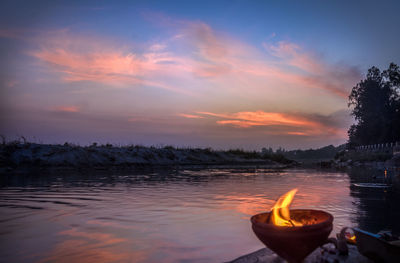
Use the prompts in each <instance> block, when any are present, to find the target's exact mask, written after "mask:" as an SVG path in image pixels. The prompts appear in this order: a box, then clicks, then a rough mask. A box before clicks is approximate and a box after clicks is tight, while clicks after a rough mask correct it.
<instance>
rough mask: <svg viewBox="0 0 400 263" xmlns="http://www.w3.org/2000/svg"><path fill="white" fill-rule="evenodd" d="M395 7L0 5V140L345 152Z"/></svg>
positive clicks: (385, 51)
mask: <svg viewBox="0 0 400 263" xmlns="http://www.w3.org/2000/svg"><path fill="white" fill-rule="evenodd" d="M397 10H399V3H398V2H396V1H382V2H379V3H376V2H373V1H351V2H349V1H331V2H328V1H301V2H299V1H279V2H276V1H197V2H196V1H112V2H111V1H95V2H94V1H80V2H74V3H70V1H34V2H33V1H3V2H2V3H1V8H0V47H1V51H0V56H1V61H2V63H1V64H0V67H1V68H2V70H1V72H2V73H0V74H1V75H0V85H1V86H0V88H1V90H0V92H1V97H2V102H3V103H2V104H3V105H2V106H1V115H0V121H1V123H2V125H1V128H0V133H1V134H4V135H5V136H7V137H9V138H11V137H15V136H17V135H24V136H26V137H28V138H35V140H38V141H42V142H49V143H54V142H63V141H73V142H76V143H80V144H88V143H91V142H94V141H97V142H113V143H121V144H125V143H139V144H145V145H154V144H173V145H178V146H200V147H209V146H211V147H214V148H235V147H240V148H245V149H260V148H261V147H266V146H272V147H275V148H276V147H278V146H283V147H285V148H289V149H290V148H298V147H300V148H309V147H319V146H323V145H327V144H330V143H333V144H340V143H343V142H345V141H346V130H347V129H348V127H349V125H350V124H351V122H352V119H351V118H350V117H349V109H348V108H347V95H348V94H349V92H350V90H351V88H352V86H354V85H355V84H356V83H357V82H358V81H359V80H360V79H361V78H362V77H363V74H365V72H366V70H367V69H368V68H369V67H371V66H378V67H380V68H382V69H384V68H386V67H387V66H388V64H389V63H390V62H395V63H399V60H400V53H399V52H398V47H399V46H400V36H399V34H398V26H399V22H398V19H397V18H396V15H397V12H396V11H397Z"/></svg>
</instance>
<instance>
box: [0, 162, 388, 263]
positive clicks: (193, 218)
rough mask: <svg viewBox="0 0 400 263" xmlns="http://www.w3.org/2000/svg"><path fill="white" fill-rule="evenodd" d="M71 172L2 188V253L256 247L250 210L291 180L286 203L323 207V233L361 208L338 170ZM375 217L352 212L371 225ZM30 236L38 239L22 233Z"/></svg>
mask: <svg viewBox="0 0 400 263" xmlns="http://www.w3.org/2000/svg"><path fill="white" fill-rule="evenodd" d="M71 176H72V177H71ZM68 178H72V179H71V181H68ZM77 178H78V177H74V175H73V174H71V173H68V175H64V177H63V176H60V177H58V178H54V179H48V180H50V181H49V182H50V183H51V184H53V183H54V184H57V185H61V186H57V188H51V187H50V188H35V186H32V187H31V188H26V189H24V190H23V191H21V190H15V189H13V188H10V189H9V190H7V189H3V191H2V192H1V193H0V197H1V198H0V201H1V203H0V204H3V205H6V204H8V203H7V202H9V201H7V200H8V198H12V199H13V200H15V201H13V202H14V203H13V205H14V206H15V207H16V208H9V207H7V206H4V207H2V212H3V213H1V214H0V219H1V220H2V221H1V225H2V229H9V232H7V233H8V234H7V233H4V234H3V236H2V238H4V239H7V240H8V242H7V243H6V244H5V245H4V248H3V249H4V251H5V253H4V254H5V255H4V259H5V260H6V259H11V258H13V259H14V260H16V261H20V259H21V260H22V258H24V259H26V260H31V261H35V262H54V261H57V262H99V263H102V262H104V263H105V262H132V261H135V262H145V263H147V262H161V261H162V262H171V263H172V262H177V261H185V260H186V261H194V262H214V261H218V262H222V261H228V260H232V259H233V258H235V257H238V256H241V255H243V254H246V253H249V252H252V251H255V250H257V249H259V248H261V245H260V242H259V241H258V240H257V239H256V237H255V236H254V234H253V233H252V232H251V228H250V222H249V219H250V217H251V216H252V215H254V214H257V213H262V212H268V211H270V210H271V208H272V206H273V205H274V204H275V202H276V201H277V200H278V198H279V197H280V196H281V195H282V194H283V193H285V192H287V191H289V190H290V189H293V188H297V189H298V192H297V194H296V197H295V198H294V199H293V203H292V205H291V208H292V209H296V208H309V209H320V210H324V211H327V212H329V213H331V214H332V215H334V230H333V231H332V235H334V234H335V233H337V232H339V231H340V229H341V227H343V226H355V225H356V224H357V222H358V221H357V220H361V219H358V218H360V214H362V213H364V212H363V211H364V210H363V209H364V207H363V206H359V204H360V201H359V199H358V198H357V197H353V196H351V195H350V193H351V192H350V187H349V186H350V179H349V176H348V174H346V173H341V172H318V171H305V170H298V171H296V170H287V171H271V170H268V169H199V170H182V171H174V170H171V171H152V172H151V173H149V174H147V173H143V174H138V175H132V174H125V173H121V175H115V176H113V177H112V180H111V179H110V177H107V176H102V175H100V174H99V175H98V176H97V175H92V176H91V177H87V178H86V179H85V180H82V179H77ZM52 180H54V182H53V181H52ZM60 182H62V184H60ZM99 182H100V183H99ZM17 189H19V188H17ZM33 193H34V194H35V196H36V198H31V196H32V195H33ZM356 193H357V192H356ZM353 194H354V191H353ZM5 196H7V198H5ZM61 199H62V200H63V202H59V201H60V200H61ZM377 200H379V199H377ZM385 200H386V201H387V199H385ZM386 201H385V202H386ZM375 202H378V201H375ZM28 207H36V208H38V209H29V208H28ZM381 207H382V209H385V206H381ZM39 208H40V209H39ZM20 213H22V214H20ZM370 214H371V215H372V216H373V217H371V218H372V219H373V218H377V220H378V219H379V220H378V221H379V222H381V221H382V220H381V218H380V217H379V216H378V215H375V213H372V212H370ZM381 214H382V213H381ZM21 215H22V216H21ZM24 215H27V216H28V217H25V216H24ZM378 221H376V220H375V221H371V223H369V221H361V222H363V224H366V223H365V222H367V223H368V225H367V226H370V225H374V226H375V225H379V224H380V223H379V222H378ZM16 226H17V227H16ZM15 236H21V237H24V239H25V240H26V243H20V242H19V240H18V239H16V238H13V237H15ZM33 237H34V240H37V239H39V240H41V242H32V241H29V240H33V239H32V238H33ZM238 237H239V238H238ZM30 238H31V239H30ZM25 244H30V245H29V248H30V250H29V249H28V247H25V246H26V245H25ZM6 261H8V260H6Z"/></svg>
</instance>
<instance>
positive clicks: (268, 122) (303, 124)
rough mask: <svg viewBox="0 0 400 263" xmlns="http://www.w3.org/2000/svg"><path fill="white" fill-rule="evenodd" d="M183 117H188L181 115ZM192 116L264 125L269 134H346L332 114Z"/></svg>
mask: <svg viewBox="0 0 400 263" xmlns="http://www.w3.org/2000/svg"><path fill="white" fill-rule="evenodd" d="M181 116H182V117H186V116H183V115H181ZM190 116H191V118H206V117H207V118H209V119H210V118H212V119H213V120H214V121H215V123H216V124H218V125H223V126H226V125H227V126H231V127H234V128H240V129H250V128H257V127H261V128H262V127H264V131H265V132H266V133H268V134H282V135H285V134H286V135H293V136H321V135H324V136H335V137H343V138H344V136H345V133H346V131H345V129H342V128H341V127H340V126H341V125H340V124H338V123H335V122H333V121H331V119H332V116H322V115H310V114H290V113H279V112H265V111H261V110H259V111H245V112H236V113H213V112H202V111H199V112H196V113H195V114H190Z"/></svg>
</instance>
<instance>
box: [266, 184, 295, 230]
mask: <svg viewBox="0 0 400 263" xmlns="http://www.w3.org/2000/svg"><path fill="white" fill-rule="evenodd" d="M296 192H297V188H295V189H292V190H290V191H289V192H287V193H286V194H284V195H282V196H281V197H279V199H278V201H276V203H275V205H274V207H273V208H272V211H271V219H270V220H271V222H272V223H273V224H274V225H276V226H302V225H303V224H302V223H301V222H298V221H295V220H293V219H291V218H290V211H289V206H290V204H291V203H292V200H293V197H294V195H295V194H296Z"/></svg>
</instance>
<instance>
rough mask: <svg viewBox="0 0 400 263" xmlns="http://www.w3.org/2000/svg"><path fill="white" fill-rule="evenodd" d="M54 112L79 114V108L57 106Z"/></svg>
mask: <svg viewBox="0 0 400 263" xmlns="http://www.w3.org/2000/svg"><path fill="white" fill-rule="evenodd" d="M54 110H55V111H60V112H80V108H79V107H78V106H58V107H55V108H54Z"/></svg>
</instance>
